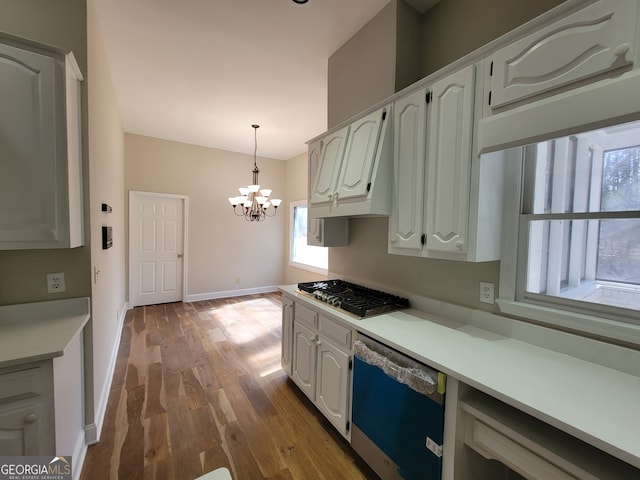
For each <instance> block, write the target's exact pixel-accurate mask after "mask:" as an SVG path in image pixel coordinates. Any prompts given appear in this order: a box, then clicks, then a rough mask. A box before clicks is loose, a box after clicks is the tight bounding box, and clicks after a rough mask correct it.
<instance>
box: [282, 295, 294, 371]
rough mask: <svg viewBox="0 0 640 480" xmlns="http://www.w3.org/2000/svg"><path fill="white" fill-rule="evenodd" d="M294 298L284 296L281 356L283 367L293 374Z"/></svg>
mask: <svg viewBox="0 0 640 480" xmlns="http://www.w3.org/2000/svg"><path fill="white" fill-rule="evenodd" d="M293 308H294V303H293V300H291V299H290V298H287V297H282V354H281V356H280V365H281V366H282V369H283V370H284V371H285V372H287V375H289V376H291V360H292V353H293V352H292V350H293V343H292V341H291V339H292V336H293Z"/></svg>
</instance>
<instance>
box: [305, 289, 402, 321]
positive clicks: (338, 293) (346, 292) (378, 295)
mask: <svg viewBox="0 0 640 480" xmlns="http://www.w3.org/2000/svg"><path fill="white" fill-rule="evenodd" d="M298 289H299V290H300V291H301V292H304V293H306V294H309V295H312V296H313V297H315V298H317V299H318V300H320V301H323V302H326V303H328V304H330V305H333V306H335V307H338V308H341V309H342V310H345V311H347V312H349V313H352V314H354V315H356V316H358V317H368V316H371V315H378V314H380V313H384V312H390V311H392V310H398V309H401V308H407V307H409V300H407V299H406V298H402V297H397V296H395V295H391V294H390V293H385V292H380V291H378V290H373V289H371V288H367V287H363V286H361V285H356V284H355V283H349V282H345V281H344V280H325V281H322V282H306V283H299V284H298Z"/></svg>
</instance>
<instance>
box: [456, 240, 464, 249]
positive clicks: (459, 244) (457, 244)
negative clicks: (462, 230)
mask: <svg viewBox="0 0 640 480" xmlns="http://www.w3.org/2000/svg"><path fill="white" fill-rule="evenodd" d="M463 247H464V242H456V248H457V249H458V250H462V248H463Z"/></svg>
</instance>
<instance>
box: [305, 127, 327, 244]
mask: <svg viewBox="0 0 640 480" xmlns="http://www.w3.org/2000/svg"><path fill="white" fill-rule="evenodd" d="M321 150H322V141H320V140H317V141H315V142H313V143H311V144H309V153H308V156H309V185H308V188H309V191H310V192H311V191H313V186H314V185H315V182H316V174H317V173H318V165H319V164H320V152H321ZM307 212H309V211H308V210H307ZM322 223H323V222H322V220H320V219H319V218H313V217H311V216H310V215H308V216H307V245H317V246H322V243H323V240H324V239H323V235H322Z"/></svg>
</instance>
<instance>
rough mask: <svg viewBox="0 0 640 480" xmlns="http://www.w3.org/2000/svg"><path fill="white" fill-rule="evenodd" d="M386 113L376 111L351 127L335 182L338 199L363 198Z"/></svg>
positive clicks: (366, 190)
mask: <svg viewBox="0 0 640 480" xmlns="http://www.w3.org/2000/svg"><path fill="white" fill-rule="evenodd" d="M383 112H385V113H383ZM385 114H386V110H385V109H381V110H376V111H375V112H372V113H371V114H369V115H367V116H366V117H364V118H362V119H360V120H358V121H357V122H355V123H354V124H353V125H351V128H350V131H349V138H348V140H347V145H346V147H345V153H344V161H343V168H342V172H341V175H340V180H339V181H338V188H337V192H338V200H341V199H345V198H355V197H361V196H366V195H367V193H368V192H369V190H368V184H369V182H370V180H371V171H372V169H373V162H374V160H375V156H376V152H375V149H376V146H377V145H378V139H379V138H380V129H381V127H382V122H383V115H385Z"/></svg>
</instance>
